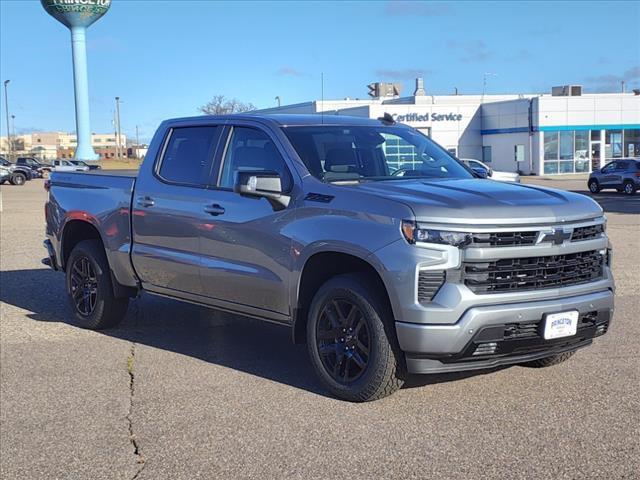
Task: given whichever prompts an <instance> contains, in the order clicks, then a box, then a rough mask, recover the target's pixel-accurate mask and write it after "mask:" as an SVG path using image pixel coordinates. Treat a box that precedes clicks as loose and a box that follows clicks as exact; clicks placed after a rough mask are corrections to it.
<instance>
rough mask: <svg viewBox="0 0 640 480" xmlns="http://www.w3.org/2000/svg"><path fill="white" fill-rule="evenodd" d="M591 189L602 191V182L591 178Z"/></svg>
mask: <svg viewBox="0 0 640 480" xmlns="http://www.w3.org/2000/svg"><path fill="white" fill-rule="evenodd" d="M589 191H590V192H591V193H598V192H599V191H600V184H599V183H598V181H597V180H596V179H593V180H589Z"/></svg>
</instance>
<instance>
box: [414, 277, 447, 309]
mask: <svg viewBox="0 0 640 480" xmlns="http://www.w3.org/2000/svg"><path fill="white" fill-rule="evenodd" d="M444 281H445V273H444V271H442V270H422V271H421V272H420V273H419V274H418V301H419V302H429V301H431V299H432V298H433V297H434V296H435V295H436V293H437V292H438V290H439V289H440V287H441V286H442V284H443V283H444Z"/></svg>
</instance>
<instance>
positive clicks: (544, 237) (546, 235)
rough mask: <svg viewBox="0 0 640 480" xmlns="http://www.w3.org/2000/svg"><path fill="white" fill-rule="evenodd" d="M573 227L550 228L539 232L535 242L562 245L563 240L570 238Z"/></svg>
mask: <svg viewBox="0 0 640 480" xmlns="http://www.w3.org/2000/svg"><path fill="white" fill-rule="evenodd" d="M572 233H573V229H570V228H552V229H551V230H544V231H542V232H540V235H539V236H538V241H537V242H536V243H543V242H553V243H554V245H562V244H563V243H564V241H565V240H569V239H570V238H571V234H572Z"/></svg>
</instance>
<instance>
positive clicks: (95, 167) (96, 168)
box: [69, 160, 102, 170]
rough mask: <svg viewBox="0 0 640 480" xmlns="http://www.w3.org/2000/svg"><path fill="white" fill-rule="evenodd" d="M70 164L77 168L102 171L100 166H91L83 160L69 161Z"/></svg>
mask: <svg viewBox="0 0 640 480" xmlns="http://www.w3.org/2000/svg"><path fill="white" fill-rule="evenodd" d="M69 162H70V163H72V164H73V165H75V166H77V167H87V168H88V169H89V170H102V167H101V166H100V165H95V164H92V165H89V164H88V163H87V162H83V161H82V160H69Z"/></svg>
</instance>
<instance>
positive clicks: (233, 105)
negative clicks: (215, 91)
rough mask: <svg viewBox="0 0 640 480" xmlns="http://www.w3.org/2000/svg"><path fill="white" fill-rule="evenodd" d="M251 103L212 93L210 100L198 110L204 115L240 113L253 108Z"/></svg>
mask: <svg viewBox="0 0 640 480" xmlns="http://www.w3.org/2000/svg"><path fill="white" fill-rule="evenodd" d="M255 109H256V107H255V106H254V105H253V104H252V103H244V102H241V101H240V100H238V99H237V98H227V97H225V96H224V95H214V97H213V98H212V99H211V101H210V102H209V103H207V104H205V105H202V106H201V107H200V108H199V109H198V110H200V111H201V112H202V113H204V114H205V115H225V114H227V113H241V112H248V111H251V110H255Z"/></svg>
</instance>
